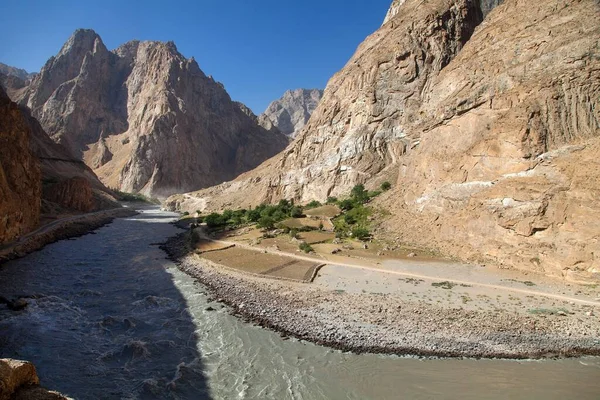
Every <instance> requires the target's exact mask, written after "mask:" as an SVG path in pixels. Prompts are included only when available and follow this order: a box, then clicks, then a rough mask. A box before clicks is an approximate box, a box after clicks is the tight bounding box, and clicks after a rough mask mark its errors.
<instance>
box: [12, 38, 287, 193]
mask: <svg viewBox="0 0 600 400" xmlns="http://www.w3.org/2000/svg"><path fill="white" fill-rule="evenodd" d="M13 92H14V93H15V96H16V100H17V101H18V102H19V103H20V104H23V105H27V106H28V107H29V108H30V109H31V110H32V114H33V116H34V117H36V118H37V119H38V120H39V121H40V123H41V124H42V126H43V127H44V129H45V130H46V132H48V134H49V135H50V136H51V137H52V139H53V140H55V141H56V142H58V143H61V144H64V145H65V146H67V147H68V148H69V149H70V150H71V152H72V153H73V154H75V155H76V156H77V157H78V158H80V159H82V160H84V161H85V162H86V164H87V165H89V166H90V167H92V168H93V169H94V172H96V173H97V175H98V176H99V177H100V179H101V180H102V181H103V182H104V183H105V184H106V185H108V186H110V187H115V188H119V189H121V190H124V191H128V192H141V193H144V194H146V195H148V196H153V197H162V196H167V195H169V194H172V193H174V192H180V191H189V190H193V189H198V188H202V187H206V186H210V185H214V184H217V183H220V182H223V181H224V180H227V179H232V178H234V177H236V176H237V175H239V174H240V173H242V172H244V171H247V170H249V169H251V168H253V167H255V166H257V165H258V164H259V163H260V162H262V161H264V160H265V159H267V158H268V157H270V156H272V155H274V154H276V153H277V152H279V151H280V150H282V149H283V148H284V147H285V146H286V145H287V139H286V138H285V137H284V136H283V135H281V134H279V133H277V132H267V131H266V130H264V129H263V128H261V127H260V126H259V125H258V124H257V122H256V121H254V120H253V119H252V118H251V117H249V116H248V115H246V114H245V113H244V112H243V111H242V110H241V109H240V107H239V106H238V105H236V104H235V103H234V102H233V101H231V99H230V97H229V95H228V94H227V92H226V91H225V89H224V87H223V85H222V84H220V83H218V82H215V81H214V80H213V79H212V78H211V77H207V76H206V75H205V74H204V73H203V72H202V71H201V70H200V68H199V66H198V64H197V62H196V61H195V60H194V59H193V58H191V59H186V58H185V57H183V56H182V55H181V54H180V53H179V52H178V51H177V48H176V47H175V44H174V43H172V42H168V43H162V42H139V41H132V42H129V43H126V44H124V45H122V46H121V47H119V48H117V49H115V50H113V51H109V50H108V49H107V48H106V46H105V45H104V43H103V42H102V40H101V38H100V37H99V36H98V35H97V34H96V33H95V32H93V31H91V30H77V31H76V32H75V33H74V34H73V35H72V36H71V38H69V40H68V41H67V42H66V43H65V45H64V46H63V47H62V49H61V50H60V52H59V53H58V54H57V55H56V56H55V57H52V58H50V60H48V62H47V63H46V65H44V67H43V68H42V70H41V71H40V73H39V74H38V75H37V76H36V77H35V78H34V79H33V80H32V82H31V84H30V85H28V86H27V87H26V88H25V89H24V90H20V91H13Z"/></svg>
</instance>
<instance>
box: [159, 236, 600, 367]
mask: <svg viewBox="0 0 600 400" xmlns="http://www.w3.org/2000/svg"><path fill="white" fill-rule="evenodd" d="M186 243H187V239H186V234H181V235H179V236H177V237H174V238H172V239H170V240H169V241H168V242H167V244H166V245H165V246H164V247H163V248H164V250H165V251H167V253H168V254H169V256H170V257H171V259H173V261H175V262H177V263H178V265H179V267H180V268H181V270H183V271H184V272H186V273H187V274H189V275H191V276H193V277H195V278H196V279H198V280H199V281H200V282H201V283H203V284H204V285H205V286H206V287H207V288H208V290H209V291H210V293H211V294H212V296H213V298H214V299H215V300H217V301H219V302H222V303H225V304H227V305H228V306H229V307H230V309H231V312H232V313H233V314H235V315H237V316H239V317H241V318H243V319H244V320H246V321H248V322H252V323H255V324H257V325H260V326H262V327H265V328H269V329H272V330H275V331H277V332H280V333H281V335H282V336H284V337H287V336H289V337H295V338H298V339H302V340H307V341H310V342H313V343H316V344H320V345H324V346H328V347H332V348H335V349H340V350H344V351H352V352H357V353H363V352H369V353H386V354H396V355H412V356H424V357H476V358H509V359H528V358H549V357H576V356H583V355H596V356H598V355H600V323H599V321H598V318H596V317H593V318H587V319H583V318H580V317H579V316H576V315H574V314H566V313H565V315H562V313H561V314H557V315H544V314H540V315H538V314H522V313H514V312H509V311H502V310H496V311H493V312H491V311H489V310H485V311H473V310H465V309H463V308H456V307H454V308H452V307H444V306H436V305H431V304H425V303H423V302H419V301H406V300H405V299H401V298H399V297H397V296H395V295H382V294H378V293H362V294H351V293H346V292H342V291H332V290H324V289H323V288H320V287H318V286H317V285H310V284H302V283H294V282H282V281H275V280H270V279H267V278H260V277H255V276H248V275H244V274H241V273H237V272H235V271H231V270H228V269H225V268H221V267H220V266H219V265H218V264H214V263H210V262H207V261H206V260H203V259H201V258H199V257H197V256H195V255H193V254H188V251H187V247H186ZM592 315H593V313H592Z"/></svg>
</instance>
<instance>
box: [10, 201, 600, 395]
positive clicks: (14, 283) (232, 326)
mask: <svg viewBox="0 0 600 400" xmlns="http://www.w3.org/2000/svg"><path fill="white" fill-rule="evenodd" d="M175 217H176V215H175V214H172V213H166V212H161V211H159V210H158V208H152V207H149V208H146V209H143V210H142V212H141V214H139V215H137V216H135V217H131V218H122V219H117V220H115V221H114V222H113V223H112V224H110V225H108V226H105V227H103V228H101V229H99V230H97V231H96V232H94V233H93V234H89V235H85V236H82V237H79V238H75V239H71V240H63V241H60V242H57V243H54V244H52V245H49V246H46V247H45V248H44V249H42V250H41V251H38V252H35V253H32V254H30V255H28V256H26V257H24V258H21V259H19V260H15V261H11V262H9V263H7V264H5V265H3V266H2V267H1V268H0V295H3V296H4V297H8V298H16V297H19V296H29V297H30V299H29V300H28V301H29V306H28V307H27V308H26V309H25V310H24V311H20V312H14V311H10V310H8V309H7V308H6V306H4V305H0V356H1V357H11V358H18V359H25V360H30V361H33V362H34V363H35V364H36V366H37V369H38V373H39V375H40V378H41V381H42V384H43V385H44V386H46V387H48V388H50V389H54V390H58V391H60V392H62V393H64V394H66V395H68V396H71V397H73V398H76V399H101V398H102V399H109V398H115V399H118V398H123V399H146V398H148V399H151V398H159V399H163V398H166V399H169V398H173V399H397V398H409V399H430V398H436V399H506V398H511V399H537V398H543V399H579V400H583V399H598V398H600V385H599V384H598V382H599V378H600V359H597V358H585V359H569V360H548V361H503V360H419V359H413V358H400V357H392V356H379V355H355V354H350V353H342V352H338V351H333V350H330V349H327V348H324V347H320V346H315V345H313V344H310V343H305V342H300V341H297V340H283V339H282V338H280V336H279V335H278V334H276V333H273V332H270V331H267V330H264V329H262V328H259V327H255V326H252V325H250V324H247V323H244V322H241V321H240V320H238V319H237V318H235V317H232V316H230V315H229V314H228V312H227V309H226V308H224V307H223V306H221V305H219V304H217V303H214V302H213V303H209V300H208V297H207V296H206V294H205V293H206V292H205V289H204V288H203V286H202V285H200V284H198V283H197V282H195V281H194V280H193V279H192V278H190V277H189V276H188V275H186V274H184V273H182V272H181V271H179V270H178V269H177V267H176V266H175V265H174V264H173V263H171V262H170V261H168V260H167V259H166V258H165V253H164V252H163V251H162V250H160V249H159V246H158V245H159V243H161V242H164V241H165V240H166V239H167V238H168V237H170V236H172V235H174V234H176V233H177V232H178V231H179V230H178V229H177V228H176V227H175V226H173V225H172V224H169V222H171V221H173V219H174V218H175ZM211 308H212V309H214V310H211Z"/></svg>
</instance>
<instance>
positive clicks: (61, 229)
mask: <svg viewBox="0 0 600 400" xmlns="http://www.w3.org/2000/svg"><path fill="white" fill-rule="evenodd" d="M135 214H137V211H135V210H133V209H131V208H116V209H112V210H105V211H99V212H95V213H90V214H83V215H80V216H77V217H71V218H65V219H64V220H58V221H56V222H54V223H53V224H51V225H47V226H46V227H42V228H40V229H38V230H37V231H35V232H33V233H30V234H28V235H26V236H25V237H23V238H21V239H20V240H18V241H16V242H13V243H10V244H7V245H4V246H3V247H0V264H2V263H4V262H6V261H9V260H13V259H15V258H19V257H23V256H24V255H26V254H29V253H31V252H33V251H36V250H39V249H41V248H42V247H44V246H46V245H47V244H50V243H54V242H57V241H59V240H63V239H69V238H73V237H77V236H81V235H85V234H87V233H90V232H91V231H94V230H96V229H98V228H100V227H102V226H104V225H106V224H109V223H110V222H112V221H113V220H114V219H115V218H122V217H128V216H132V215H135Z"/></svg>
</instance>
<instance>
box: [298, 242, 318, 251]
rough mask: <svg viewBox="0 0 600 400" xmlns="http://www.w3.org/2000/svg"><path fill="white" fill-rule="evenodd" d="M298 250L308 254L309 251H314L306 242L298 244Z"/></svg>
mask: <svg viewBox="0 0 600 400" xmlns="http://www.w3.org/2000/svg"><path fill="white" fill-rule="evenodd" d="M298 248H299V249H300V250H302V251H303V252H305V253H310V252H311V251H314V249H313V248H312V246H311V245H310V244H308V243H306V242H302V243H300V245H299V246H298Z"/></svg>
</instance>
